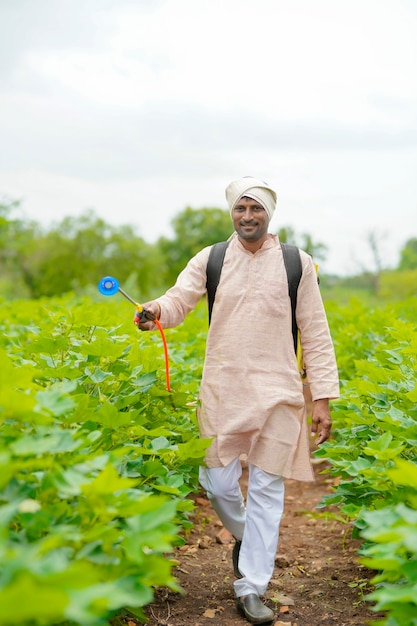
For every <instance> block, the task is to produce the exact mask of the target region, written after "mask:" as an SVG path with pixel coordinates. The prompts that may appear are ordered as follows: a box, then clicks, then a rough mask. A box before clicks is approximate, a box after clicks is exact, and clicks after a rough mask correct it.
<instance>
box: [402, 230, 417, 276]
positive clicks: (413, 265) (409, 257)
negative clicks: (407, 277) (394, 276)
mask: <svg viewBox="0 0 417 626" xmlns="http://www.w3.org/2000/svg"><path fill="white" fill-rule="evenodd" d="M398 269H399V270H414V269H417V237H413V238H412V239H408V241H406V243H405V246H404V248H402V250H401V252H400V263H399V265H398Z"/></svg>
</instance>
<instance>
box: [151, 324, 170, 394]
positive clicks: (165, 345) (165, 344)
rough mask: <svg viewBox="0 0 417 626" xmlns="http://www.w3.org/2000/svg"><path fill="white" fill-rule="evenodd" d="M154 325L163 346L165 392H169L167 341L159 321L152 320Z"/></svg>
mask: <svg viewBox="0 0 417 626" xmlns="http://www.w3.org/2000/svg"><path fill="white" fill-rule="evenodd" d="M154 322H155V324H156V325H157V326H158V330H159V332H160V333H161V338H162V343H163V345H164V356H165V380H166V385H167V391H171V383H170V380H169V361H168V346H167V340H166V339H165V333H164V329H163V328H162V326H161V324H160V323H159V320H157V319H156V318H155V319H154Z"/></svg>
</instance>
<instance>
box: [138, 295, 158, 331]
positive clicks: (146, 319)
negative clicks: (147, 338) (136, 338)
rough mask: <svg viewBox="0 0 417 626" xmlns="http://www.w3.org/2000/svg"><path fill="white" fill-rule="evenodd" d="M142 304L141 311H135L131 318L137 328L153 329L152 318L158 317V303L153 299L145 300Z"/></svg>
mask: <svg viewBox="0 0 417 626" xmlns="http://www.w3.org/2000/svg"><path fill="white" fill-rule="evenodd" d="M142 306H143V309H144V310H143V312H142V313H139V311H136V313H135V317H134V319H133V321H134V323H135V324H136V326H137V327H138V328H139V330H155V328H156V324H155V322H154V321H153V320H155V319H159V317H160V315H161V307H160V306H159V303H158V302H157V301H156V300H154V301H152V302H146V303H145V304H143V305H142Z"/></svg>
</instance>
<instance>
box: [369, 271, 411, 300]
mask: <svg viewBox="0 0 417 626" xmlns="http://www.w3.org/2000/svg"><path fill="white" fill-rule="evenodd" d="M378 295H379V296H380V297H381V298H383V299H384V300H387V301H388V300H391V301H397V302H398V301H401V300H406V299H407V298H411V297H416V296H417V268H416V269H404V270H402V271H395V272H383V273H382V274H381V276H380V281H379V294H378Z"/></svg>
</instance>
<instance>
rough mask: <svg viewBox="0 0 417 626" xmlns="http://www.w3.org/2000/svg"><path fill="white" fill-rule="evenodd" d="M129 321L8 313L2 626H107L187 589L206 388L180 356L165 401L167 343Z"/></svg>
mask: <svg viewBox="0 0 417 626" xmlns="http://www.w3.org/2000/svg"><path fill="white" fill-rule="evenodd" d="M103 300H105V299H104V298H103ZM132 317H133V312H131V315H129V308H128V307H127V305H126V303H125V302H123V303H122V302H118V301H117V298H115V299H113V300H112V301H111V302H109V301H107V300H105V301H104V302H101V303H100V305H99V306H98V305H93V304H92V302H91V301H88V300H75V299H70V298H66V299H62V300H60V301H58V300H39V301H36V302H27V301H21V302H14V303H12V304H8V305H3V306H1V307H0V331H1V333H0V337H1V339H0V359H1V362H2V367H1V369H0V559H1V562H2V568H1V573H0V622H1V623H2V624H4V625H5V626H8V625H12V624H19V625H21V626H24V625H27V626H34V625H38V624H42V625H52V624H57V623H60V622H62V621H66V622H70V623H73V624H81V625H82V626H88V625H94V626H98V625H104V624H107V623H108V620H109V619H110V618H111V617H112V616H113V615H115V613H117V612H118V611H119V610H120V609H121V608H122V607H125V608H127V609H128V610H129V611H130V612H132V613H134V614H135V615H137V616H138V617H139V618H143V617H144V616H143V613H142V610H141V607H143V606H144V605H145V604H147V603H149V602H150V601H151V599H152V594H153V588H154V587H155V586H168V587H170V588H172V589H178V585H177V582H176V581H175V579H174V578H173V576H172V573H171V567H172V564H171V561H170V559H169V558H168V557H167V553H169V552H170V551H172V548H173V546H174V545H175V544H178V543H180V542H181V529H182V528H184V527H188V526H189V525H190V523H191V522H190V519H189V515H190V512H191V510H192V501H191V500H190V499H189V498H188V495H189V494H190V492H192V491H195V490H196V489H197V486H198V466H199V464H200V463H201V461H202V458H203V456H204V453H205V449H206V447H207V445H208V443H209V442H208V441H204V440H200V439H199V438H198V433H197V426H196V420H195V416H194V412H195V406H194V404H195V397H196V391H197V384H198V381H197V380H196V379H195V377H190V378H188V375H187V376H185V379H187V380H186V382H182V381H181V380H180V377H179V369H178V368H177V367H176V363H181V364H182V363H183V362H184V360H185V359H186V358H187V355H186V354H185V352H184V353H183V354H175V350H174V351H173V355H172V365H173V375H174V376H175V383H174V391H173V392H172V393H168V392H167V391H166V389H165V378H164V374H163V372H164V362H163V355H162V347H161V341H160V339H159V337H158V336H157V335H156V334H153V333H138V332H137V331H136V329H135V327H134V325H133V323H132V321H131V320H132ZM190 324H191V325H192V324H193V320H192V319H191V321H190ZM194 324H195V327H194V328H192V331H191V332H192V335H193V337H198V336H199V332H200V331H199V329H200V325H201V324H200V319H199V318H198V315H197V316H196V317H195V319H194ZM182 332H183V333H184V332H185V331H184V330H183V331H182ZM168 340H169V339H168ZM192 350H194V348H192Z"/></svg>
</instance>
